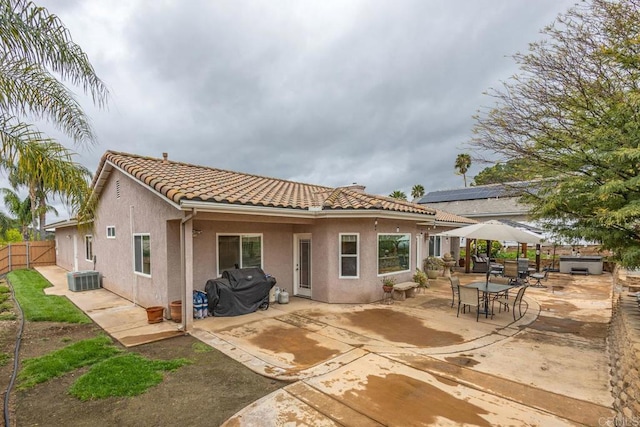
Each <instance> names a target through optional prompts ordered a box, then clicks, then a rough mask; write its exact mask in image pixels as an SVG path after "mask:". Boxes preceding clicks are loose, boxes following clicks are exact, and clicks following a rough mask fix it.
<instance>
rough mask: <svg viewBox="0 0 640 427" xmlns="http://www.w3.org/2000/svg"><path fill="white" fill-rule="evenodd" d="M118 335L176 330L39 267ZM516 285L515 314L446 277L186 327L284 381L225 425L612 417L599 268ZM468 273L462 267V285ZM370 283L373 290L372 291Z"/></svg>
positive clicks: (607, 300)
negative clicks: (482, 301) (469, 304)
mask: <svg viewBox="0 0 640 427" xmlns="http://www.w3.org/2000/svg"><path fill="white" fill-rule="evenodd" d="M39 271H40V272H41V273H42V274H43V275H44V276H45V277H46V278H47V279H48V280H49V281H51V283H52V284H54V287H53V288H50V289H49V290H48V291H49V292H51V293H56V294H61V295H67V296H68V297H69V299H71V301H73V302H74V303H75V304H76V305H78V307H80V308H81V309H82V310H84V311H85V312H86V313H87V314H88V315H89V316H90V317H92V318H93V319H94V320H95V321H96V323H98V324H99V325H100V326H101V327H102V328H104V329H105V330H106V331H107V332H108V333H109V334H111V335H112V336H113V337H114V338H116V339H118V340H119V341H121V342H123V344H125V345H132V343H139V342H145V340H146V341H149V340H153V339H158V338H163V337H164V336H166V335H169V336H170V335H171V334H180V333H181V331H179V330H178V326H179V325H178V324H176V323H173V322H167V321H165V322H162V323H159V324H155V325H148V324H146V313H145V310H144V309H142V308H140V307H137V306H134V305H133V304H132V303H131V302H129V301H126V300H123V299H121V298H119V297H117V296H115V295H113V294H111V293H110V292H108V291H106V290H104V289H99V290H94V291H86V292H70V291H68V290H67V289H66V272H65V271H63V270H61V269H57V268H55V267H47V268H43V269H39ZM550 276H551V277H550V279H549V281H548V282H547V283H546V284H547V285H548V287H547V288H528V289H527V292H526V294H525V302H526V304H525V305H523V309H524V308H526V310H525V312H524V316H523V317H522V318H520V319H518V320H517V321H515V322H514V321H513V316H512V313H511V312H502V313H496V315H495V316H494V317H493V318H484V317H480V321H478V322H476V319H475V313H473V314H469V313H467V314H462V313H461V314H460V317H456V311H457V310H456V309H455V308H451V291H450V287H449V284H448V281H446V280H445V279H442V278H440V279H438V280H436V281H432V284H431V287H430V288H429V289H427V290H426V292H425V293H421V294H418V295H417V297H416V298H410V299H407V300H406V301H395V303H394V304H392V305H382V304H361V305H356V304H323V303H318V302H314V301H310V300H306V299H301V298H291V299H290V303H289V304H286V305H279V304H272V305H271V307H270V308H269V309H268V310H266V311H258V312H256V313H252V314H248V315H244V316H237V317H227V318H218V317H215V318H214V317H210V318H206V319H201V320H196V321H195V322H194V330H193V331H191V333H192V335H193V336H195V337H197V338H198V339H200V340H202V341H203V342H205V343H207V344H209V345H211V346H212V347H214V348H216V349H218V350H220V351H222V352H224V353H225V354H227V355H229V356H231V357H233V358H234V359H236V360H238V361H240V362H241V363H243V364H245V365H246V366H248V367H249V368H251V369H252V370H254V371H256V372H259V373H261V374H263V375H266V376H271V377H274V378H279V379H285V380H290V381H292V384H290V385H288V386H286V387H285V388H283V389H281V390H279V391H277V392H275V393H273V394H271V395H269V396H266V397H264V398H263V399H261V400H259V401H257V402H254V403H253V404H252V405H250V406H248V407H246V408H245V409H243V410H242V411H240V412H239V413H238V414H236V415H235V416H234V417H232V418H231V419H229V420H228V421H227V423H226V424H225V425H227V426H256V425H258V426H280V425H310V426H323V425H348V426H360V425H398V426H410V425H460V424H467V425H598V424H600V423H602V422H603V420H611V419H612V417H613V416H614V413H613V410H612V409H611V407H612V403H613V398H612V396H611V392H610V388H609V375H608V370H609V367H608V359H607V351H606V342H605V339H606V333H607V325H608V322H609V319H610V317H611V304H612V283H611V282H612V280H611V276H610V275H602V276H587V277H584V276H580V277H572V276H569V275H560V274H551V275H550ZM478 279H479V276H474V275H462V276H461V281H462V283H463V284H464V283H468V282H470V281H473V280H478ZM381 294H382V291H381Z"/></svg>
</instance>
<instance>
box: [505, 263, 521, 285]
mask: <svg viewBox="0 0 640 427" xmlns="http://www.w3.org/2000/svg"><path fill="white" fill-rule="evenodd" d="M502 276H503V277H507V278H508V279H509V284H513V285H521V283H520V280H519V276H520V275H519V272H518V263H517V262H516V261H511V260H505V261H504V271H503V273H502Z"/></svg>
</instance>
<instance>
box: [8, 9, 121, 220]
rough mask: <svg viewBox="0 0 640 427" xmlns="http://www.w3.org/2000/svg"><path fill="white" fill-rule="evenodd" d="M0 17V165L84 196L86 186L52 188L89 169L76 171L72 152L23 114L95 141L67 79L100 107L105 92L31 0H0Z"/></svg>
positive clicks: (58, 24) (55, 23) (64, 33)
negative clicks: (71, 157)
mask: <svg viewBox="0 0 640 427" xmlns="http://www.w3.org/2000/svg"><path fill="white" fill-rule="evenodd" d="M0 19H2V25H0V93H2V96H0V159H1V161H0V169H6V168H7V167H8V165H13V166H15V167H16V168H17V169H19V171H20V172H19V175H20V176H21V177H23V178H20V179H21V180H23V181H24V182H29V183H30V184H33V183H41V184H42V188H43V189H47V188H48V190H49V191H51V192H54V193H55V192H58V194H62V195H64V196H65V197H68V198H69V199H71V200H74V201H77V200H80V199H86V194H82V192H85V191H87V186H86V185H83V186H74V185H71V183H65V182H58V183H56V184H55V185H53V186H49V184H51V183H52V182H53V181H54V180H56V179H57V180H60V179H64V178H65V177H69V176H70V175H69V173H70V174H71V175H72V176H75V175H83V174H84V170H77V171H75V172H73V171H71V169H73V168H74V167H77V166H79V165H77V164H76V163H74V162H72V161H70V160H69V157H68V156H69V155H70V152H68V151H65V150H63V149H61V148H64V147H62V146H61V145H60V144H58V143H57V142H56V141H54V140H52V139H50V138H47V137H46V136H45V135H44V134H42V133H41V132H40V131H38V130H37V129H36V128H35V127H34V126H33V125H31V124H28V123H25V122H24V120H23V119H24V117H26V116H28V117H30V118H32V119H35V120H45V121H48V122H50V123H52V124H53V125H54V126H56V128H58V129H59V130H60V131H62V132H63V133H64V134H65V135H67V136H69V137H70V138H71V139H72V140H73V141H74V143H76V144H85V143H92V142H94V141H95V137H94V134H93V130H92V128H91V126H90V123H89V119H88V117H87V116H86V114H85V113H84V111H83V110H82V108H81V106H80V104H79V103H78V101H77V100H76V98H75V96H74V94H73V92H72V91H71V90H69V89H68V88H67V87H66V86H65V85H64V83H63V82H68V83H70V84H72V85H74V86H80V87H81V88H82V90H83V91H84V93H86V94H89V95H90V96H91V97H92V100H93V102H94V104H96V105H98V106H99V107H103V106H105V105H106V102H107V98H108V90H107V88H106V86H105V85H104V83H103V82H102V81H101V80H100V79H99V78H98V76H97V75H96V73H95V71H94V69H93V67H92V65H91V63H90V62H89V59H88V57H87V55H86V54H85V52H83V51H82V49H81V48H80V46H78V45H77V44H75V43H74V42H73V40H72V38H71V34H70V33H69V31H68V30H67V28H66V27H65V26H64V25H63V23H62V21H60V19H59V18H58V17H57V16H55V15H52V14H50V13H49V12H48V11H47V9H45V8H42V7H39V6H37V5H35V4H34V3H32V2H30V1H26V0H0ZM56 76H57V77H56ZM51 159H53V160H52V161H49V160H51ZM43 163H48V166H47V167H41V166H42V164H43ZM58 168H62V169H58ZM43 174H45V175H47V176H43ZM31 175H35V176H31ZM27 176H29V178H28V179H27V178H25V177H27ZM32 190H33V189H32V188H30V195H31V197H32V198H33V197H34V194H32ZM32 204H33V202H32ZM45 211H46V209H45Z"/></svg>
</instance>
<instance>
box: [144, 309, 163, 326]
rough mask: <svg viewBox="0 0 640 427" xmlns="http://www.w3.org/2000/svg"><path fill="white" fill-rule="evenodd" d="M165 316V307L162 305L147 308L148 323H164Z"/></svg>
mask: <svg viewBox="0 0 640 427" xmlns="http://www.w3.org/2000/svg"><path fill="white" fill-rule="evenodd" d="M163 314H164V307H162V306H160V305H154V306H152V307H147V321H148V322H149V323H159V322H162V320H164V319H163Z"/></svg>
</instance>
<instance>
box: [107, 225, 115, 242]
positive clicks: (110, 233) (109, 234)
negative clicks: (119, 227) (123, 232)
mask: <svg viewBox="0 0 640 427" xmlns="http://www.w3.org/2000/svg"><path fill="white" fill-rule="evenodd" d="M115 238H116V226H115V225H109V226H107V239H115Z"/></svg>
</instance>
